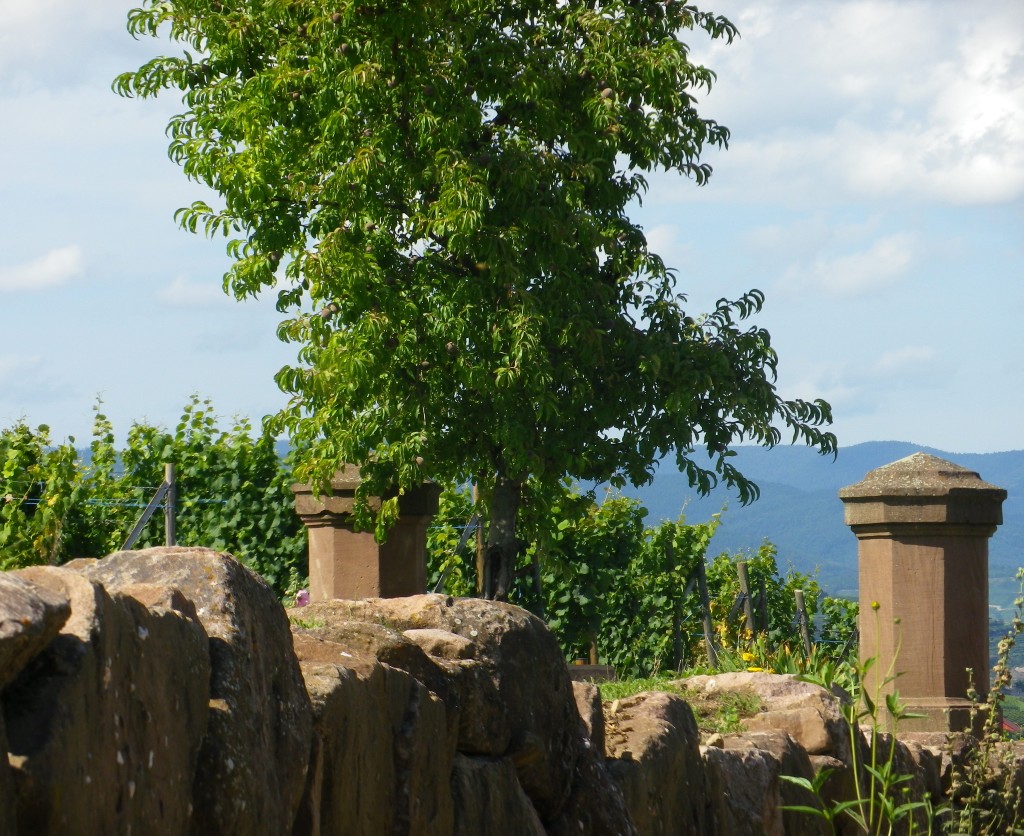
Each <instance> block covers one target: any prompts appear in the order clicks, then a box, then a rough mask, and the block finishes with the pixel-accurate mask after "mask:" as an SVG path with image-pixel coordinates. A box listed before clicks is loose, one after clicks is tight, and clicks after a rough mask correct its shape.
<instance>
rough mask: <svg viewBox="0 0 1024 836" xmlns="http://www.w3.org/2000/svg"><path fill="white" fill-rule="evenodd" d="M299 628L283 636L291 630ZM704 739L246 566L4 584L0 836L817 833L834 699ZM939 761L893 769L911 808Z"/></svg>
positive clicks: (499, 644) (455, 634)
mask: <svg viewBox="0 0 1024 836" xmlns="http://www.w3.org/2000/svg"><path fill="white" fill-rule="evenodd" d="M289 615H290V616H291V619H289ZM689 684H690V685H691V686H692V687H693V688H695V689H698V690H704V691H715V690H723V689H726V690H728V689H748V690H751V689H752V690H755V691H756V692H757V693H759V694H760V696H761V698H762V701H763V704H764V706H765V711H764V712H762V713H761V714H759V715H758V716H757V717H755V718H754V719H753V720H752V721H750V722H748V724H747V731H745V732H743V733H739V734H733V735H725V736H715V737H713V738H711V739H708V740H701V738H700V733H699V731H698V729H697V724H696V722H695V719H694V715H693V712H692V711H691V709H690V707H689V705H687V703H686V702H685V701H683V700H682V699H681V698H679V697H678V696H672V695H668V694H663V693H653V694H641V695H638V696H635V697H631V698H629V699H623V700H620V701H616V702H614V703H611V704H605V705H602V703H601V701H600V697H599V695H598V694H597V690H596V688H595V687H594V686H592V685H587V684H580V683H572V682H570V679H569V675H568V671H567V668H566V666H565V663H564V660H563V659H562V656H561V653H560V651H559V648H558V645H557V643H556V642H555V639H554V637H553V636H552V635H551V634H550V633H549V632H548V631H547V629H546V628H545V626H544V625H543V623H542V622H541V621H539V620H538V619H536V618H535V617H533V616H532V615H530V614H529V613H526V612H525V611H523V610H521V609H518V608H516V607H513V606H508V605H502V604H495V603H491V602H485V601H480V600H475V599H453V598H449V597H445V596H442V595H421V596H416V597H412V598H397V599H369V600H362V601H341V600H334V601H323V602H320V603H316V604H313V605H310V606H308V607H304V608H302V609H300V610H294V611H291V613H286V612H285V611H284V610H282V609H281V607H280V605H279V604H278V602H277V600H276V598H275V597H274V595H273V593H272V592H271V590H270V589H269V588H268V587H267V586H266V584H264V583H263V581H262V580H260V579H259V578H258V577H256V576H255V575H253V574H252V573H250V572H249V571H247V570H246V569H245V568H244V567H242V566H241V565H240V564H239V563H238V562H237V561H235V560H234V559H233V558H231V557H229V556H227V555H223V554H219V553H217V552H213V551H210V550H207V549H189V548H161V549H148V550H145V551H137V552H120V553H117V554H114V555H111V556H110V557H107V558H105V559H103V560H98V561H96V560H80V561H74V562H73V563H71V564H68V565H67V566H64V567H59V568H57V567H37V568H32V569H26V570H22V571H19V572H12V573H7V574H4V575H0V703H2V708H3V712H2V718H0V745H2V746H3V747H4V749H5V750H6V751H7V753H8V757H7V759H6V761H4V760H0V836H6V834H33V836H38V834H66V833H71V832H73V833H76V834H90V833H95V834H111V833H123V834H131V833H136V834H164V833H166V834H184V833H193V834H203V836H211V834H220V833H224V834H227V833H231V834H349V833H352V834H366V836H378V834H391V833H395V834H404V833H413V834H465V836H478V834H482V833H488V834H506V833H507V834H516V835H517V836H518V834H531V833H536V834H542V833H546V834H631V833H640V834H670V833H672V834H675V833H679V834H730V835H731V836H738V835H739V834H755V833H756V834H761V833H767V834H781V833H794V834H797V833H799V834H813V833H816V832H824V830H822V829H817V830H816V829H815V828H816V827H817V825H818V820H816V819H814V818H811V817H808V816H806V815H804V814H798V813H793V812H787V811H786V810H784V809H783V807H784V805H787V804H815V803H816V802H815V800H814V799H813V798H812V797H810V796H809V795H808V794H806V793H802V792H801V791H800V790H799V788H796V787H794V786H793V785H791V784H788V783H786V782H784V781H782V779H781V776H782V775H784V774H788V775H803V776H805V777H811V776H813V775H814V774H815V771H816V770H819V769H821V768H823V767H831V768H834V769H835V770H836V772H835V774H834V775H833V778H832V780H831V781H830V783H829V785H828V791H829V792H830V793H831V794H832V795H833V797H836V798H840V797H843V794H844V793H848V787H849V784H850V777H851V776H850V769H849V766H848V764H849V763H850V751H849V747H850V744H849V742H848V734H847V732H846V729H845V727H844V725H843V721H842V719H841V715H840V713H839V706H838V702H837V699H836V697H835V696H833V695H832V694H830V693H827V692H825V691H823V690H822V689H819V688H816V687H813V686H810V685H807V684H804V683H799V682H795V681H794V680H792V679H791V678H789V677H779V676H772V675H768V674H724V675H720V676H716V677H703V678H696V679H694V680H692V681H691V682H690V683H689ZM944 743H945V737H944V736H941V735H932V736H920V735H919V736H917V737H916V738H915V739H912V740H903V742H901V743H900V744H899V757H900V763H901V768H903V769H905V770H907V771H910V772H912V773H913V775H914V782H913V785H912V791H913V793H914V794H916V795H918V796H920V795H922V794H923V793H924V792H926V791H930V792H932V793H934V794H939V793H941V791H942V787H943V780H946V781H947V782H948V769H949V764H948V758H947V757H946V756H945V755H944V754H943V749H944Z"/></svg>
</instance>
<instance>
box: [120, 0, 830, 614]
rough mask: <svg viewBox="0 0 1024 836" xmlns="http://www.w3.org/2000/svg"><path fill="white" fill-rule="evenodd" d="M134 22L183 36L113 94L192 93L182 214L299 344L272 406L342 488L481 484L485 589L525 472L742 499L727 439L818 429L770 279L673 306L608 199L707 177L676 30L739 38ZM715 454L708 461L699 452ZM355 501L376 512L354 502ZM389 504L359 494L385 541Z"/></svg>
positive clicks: (184, 17)
mask: <svg viewBox="0 0 1024 836" xmlns="http://www.w3.org/2000/svg"><path fill="white" fill-rule="evenodd" d="M128 28H129V31H130V32H131V33H132V34H133V35H136V36H137V35H144V34H145V35H158V34H162V33H163V32H164V31H165V30H166V32H167V33H168V34H169V35H170V37H171V38H172V39H173V40H175V41H178V42H180V43H181V44H183V45H184V51H183V53H182V54H179V55H174V56H166V57H158V58H155V59H154V60H152V61H150V62H149V63H147V64H145V65H144V66H143V67H141V68H140V69H138V70H137V71H135V72H128V73H125V74H123V75H121V76H119V77H118V78H117V79H116V81H115V83H114V87H115V89H116V90H117V91H118V92H119V93H121V94H122V95H126V96H132V95H137V96H142V97H148V96H153V95H156V94H158V93H159V92H160V91H162V90H165V89H168V88H176V89H179V90H181V91H182V92H183V102H184V110H183V112H182V113H181V114H180V115H178V116H176V117H174V118H173V119H172V120H171V122H170V124H169V126H168V133H169V136H170V149H169V153H170V156H171V157H172V159H174V160H176V161H177V162H179V163H180V164H182V166H183V167H184V170H185V173H186V174H187V175H188V176H189V177H191V178H192V179H194V180H196V181H198V182H200V183H203V184H205V185H207V186H209V187H210V188H212V189H213V190H214V191H215V192H217V193H218V194H219V195H220V196H221V199H222V204H221V205H220V206H219V207H217V208H213V207H210V206H208V205H206V204H205V203H203V202H196V203H194V204H192V206H191V207H188V208H185V209H181V210H179V213H178V218H179V220H180V222H181V224H182V225H183V226H184V227H186V228H187V229H190V230H192V231H196V230H197V229H202V230H204V231H205V232H206V233H207V234H211V235H212V234H216V233H221V232H222V233H224V234H225V235H227V236H229V237H230V238H231V241H230V243H229V244H228V251H229V253H230V254H231V255H232V256H233V257H234V259H235V261H234V263H233V264H232V266H231V268H230V270H229V272H228V273H227V275H226V276H225V285H226V287H227V288H228V289H229V290H230V291H231V292H233V293H234V294H235V295H236V296H237V297H238V298H243V297H246V296H250V295H257V294H259V293H261V292H265V291H268V290H270V289H276V292H277V299H278V306H279V309H280V310H281V311H282V312H287V313H288V314H289V316H288V318H287V319H286V320H285V321H284V322H282V324H281V326H280V329H279V333H280V336H281V337H282V338H283V339H284V340H287V341H292V342H295V343H298V344H299V345H300V346H301V348H300V351H299V355H298V363H297V365H295V366H294V367H286V368H284V369H282V370H281V372H280V373H279V374H278V376H277V382H278V384H279V385H280V386H281V388H282V389H283V390H284V391H285V392H286V393H288V394H289V395H290V402H289V405H288V406H287V407H286V408H285V409H284V410H283V411H282V412H281V413H279V414H278V415H277V416H276V418H274V419H273V420H272V421H271V423H270V427H271V428H272V429H273V430H274V431H275V432H278V433H288V434H290V435H291V437H292V438H293V439H297V440H299V441H301V442H302V443H304V444H307V445H308V454H307V456H306V458H305V461H304V462H303V464H302V466H301V467H300V470H299V472H298V474H297V475H298V476H299V478H309V479H312V480H313V481H314V482H316V483H317V484H320V485H326V483H327V480H328V479H329V477H330V475H331V473H332V472H333V470H334V469H335V468H336V467H337V466H338V465H339V464H340V463H342V462H349V463H354V464H358V465H360V466H361V467H362V472H363V476H364V482H363V485H362V487H361V488H360V492H359V497H360V498H365V497H368V496H370V495H372V494H379V493H384V492H385V491H386V490H387V489H389V488H393V487H395V486H398V487H400V488H403V489H404V488H408V487H409V486H411V485H413V484H416V483H418V482H420V481H421V480H422V479H423V478H424V477H425V476H429V477H432V478H435V479H437V480H438V481H441V482H444V483H448V482H456V483H460V484H463V483H466V482H468V481H474V482H475V483H476V484H477V485H478V486H479V488H480V496H481V504H482V505H483V506H484V508H485V509H486V510H487V512H488V516H489V527H488V543H487V553H486V554H487V561H486V566H485V577H486V582H485V585H486V592H487V594H488V595H489V597H495V598H499V599H501V598H505V597H506V596H507V595H508V593H509V590H510V588H511V585H512V581H513V578H514V575H515V566H516V561H517V559H518V556H519V554H520V552H521V549H522V541H521V540H520V539H519V537H518V536H517V533H519V532H517V520H518V517H519V508H520V504H521V502H522V501H523V495H524V494H523V491H524V485H525V484H526V482H527V479H528V478H531V477H532V479H533V480H535V482H536V483H537V485H539V486H540V487H539V492H538V491H532V495H540V496H543V495H544V491H545V489H550V492H551V495H552V496H557V495H559V493H560V489H559V486H560V483H561V480H562V479H563V478H564V477H565V476H567V475H568V476H569V477H572V478H575V479H580V480H598V481H602V480H610V481H611V482H612V483H613V484H617V485H619V484H624V483H625V482H626V481H627V480H628V481H630V482H632V483H634V484H639V483H644V482H646V481H648V480H649V479H650V478H651V474H652V471H653V466H654V464H653V463H654V462H655V461H657V460H658V459H660V458H661V457H663V456H665V455H670V454H674V456H675V460H676V462H677V463H678V465H679V466H680V467H681V468H682V469H683V470H684V472H686V474H687V475H688V477H689V479H690V481H691V483H693V484H695V485H696V486H697V487H699V488H700V489H701V490H705V491H706V490H709V489H710V487H711V486H712V485H713V484H714V483H715V482H716V481H717V480H719V479H721V480H724V481H725V482H726V483H728V484H731V485H735V486H737V487H738V488H739V491H740V495H741V497H742V498H743V500H744V501H748V500H750V499H752V498H754V497H756V494H757V489H756V486H755V485H753V484H751V483H750V482H749V481H748V480H747V479H745V478H744V477H743V476H742V474H741V473H739V472H738V471H737V470H736V469H735V468H734V467H733V465H732V464H731V461H730V456H731V451H730V446H731V445H732V444H733V443H736V442H738V441H744V440H745V441H753V442H756V443H759V444H765V445H768V446H771V445H774V444H777V443H778V442H779V441H781V439H782V432H783V431H789V432H791V433H792V435H793V439H794V440H798V439H800V440H803V441H805V442H806V443H808V444H810V445H812V446H815V447H818V448H820V450H821V451H822V452H832V451H834V450H835V444H836V442H835V438H834V436H833V435H832V434H831V433H827V432H824V431H822V430H821V429H820V427H822V426H823V425H825V424H827V423H829V422H830V420H831V415H830V410H829V407H828V405H827V404H826V403H824V402H822V401H814V402H807V401H803V400H785V399H783V398H782V397H780V395H779V394H778V392H777V391H776V388H775V373H776V364H777V358H776V354H775V352H774V350H773V349H772V347H771V343H770V339H769V335H768V333H767V332H766V331H765V330H763V329H761V328H758V327H746V326H744V325H743V324H742V322H743V320H745V319H747V318H748V317H750V316H751V315H752V314H754V313H756V312H757V311H759V309H760V308H761V305H762V302H763V295H762V294H761V293H760V292H759V291H756V290H754V291H751V292H749V293H748V294H746V295H744V296H743V297H742V298H740V299H738V300H735V301H729V300H725V299H723V300H721V301H720V302H719V303H718V304H717V306H716V307H715V309H714V310H713V311H712V312H711V313H710V314H708V315H706V316H697V317H694V316H690V315H688V314H687V311H686V307H685V303H686V299H685V297H684V296H683V295H682V294H681V293H680V292H679V290H678V288H677V283H676V280H675V276H674V274H673V272H672V271H671V270H669V269H668V268H667V267H666V265H665V264H664V263H663V261H662V259H661V258H659V257H658V255H657V254H656V253H654V252H652V251H650V249H649V248H648V245H647V240H646V238H645V236H644V233H643V230H642V229H641V227H640V226H639V225H638V224H636V223H635V222H633V221H632V220H631V219H630V218H629V217H628V215H627V209H628V207H629V206H630V205H631V204H632V203H633V202H634V201H636V200H638V199H639V198H640V197H641V196H642V195H643V193H644V191H645V189H646V187H647V181H646V179H645V173H646V172H649V171H652V170H667V171H676V172H683V173H685V174H687V175H689V176H690V177H692V179H693V180H695V181H696V183H697V184H704V183H705V182H706V181H707V179H708V177H709V176H710V174H711V168H710V166H709V165H708V164H707V163H705V162H701V159H700V158H701V153H702V152H703V150H704V148H705V147H706V146H708V145H713V146H725V145H726V144H727V142H728V138H729V132H728V130H727V129H726V128H725V127H723V126H721V125H719V124H718V123H717V122H715V121H714V120H712V119H709V118H706V117H704V116H702V115H701V114H699V113H698V111H697V109H696V107H695V103H696V98H695V96H694V94H695V93H696V92H698V91H700V90H701V89H705V90H706V89H709V88H710V87H711V84H712V81H713V78H714V75H713V73H712V72H711V70H709V69H707V68H705V67H703V66H700V65H698V64H695V63H693V62H691V61H690V60H689V56H688V48H687V46H686V44H685V43H684V42H683V41H682V40H680V37H679V36H680V33H686V32H693V31H697V30H703V32H704V33H706V35H708V36H710V38H712V39H725V40H727V41H731V40H732V38H733V37H734V36H735V34H736V30H735V27H734V26H733V25H732V24H731V23H730V22H729V21H728V20H726V19H725V18H722V17H720V16H716V15H714V14H711V13H708V12H703V11H699V10H698V9H696V8H694V7H693V6H690V5H684V4H683V3H680V2H675V1H674V0H664V2H656V0H564V2H560V3H553V2H550V0H438V2H431V3H418V2H405V1H404V0H306V2H301V3H300V2H294V1H293V0H259V2H257V0H146V2H145V3H144V5H143V6H142V8H139V9H135V10H133V11H132V12H131V13H130V14H129V22H128ZM701 448H706V451H707V453H708V455H709V456H710V458H705V457H704V456H703V454H701V452H700V451H701ZM361 514H362V516H361V520H362V522H363V523H364V524H367V525H369V524H371V523H372V522H373V520H372V518H371V513H370V511H369V508H368V507H363V508H362V509H361ZM396 514H397V499H395V500H392V501H390V502H387V503H384V505H383V507H382V508H381V511H380V513H379V514H378V516H377V518H376V521H375V523H376V526H377V531H378V535H380V536H383V535H384V533H385V532H386V530H387V527H388V526H389V525H390V523H391V522H392V521H393V520H394V518H395V516H396Z"/></svg>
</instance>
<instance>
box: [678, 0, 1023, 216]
mask: <svg viewBox="0 0 1024 836" xmlns="http://www.w3.org/2000/svg"><path fill="white" fill-rule="evenodd" d="M732 2H735V3H736V5H737V6H740V5H741V4H740V3H739V0H723V2H721V3H720V4H719V6H718V7H716V10H720V11H722V12H723V13H725V14H726V15H727V16H728V15H730V5H731V4H732ZM734 17H735V19H736V21H737V22H738V25H739V27H740V32H741V36H742V37H741V38H740V39H739V40H738V41H735V42H734V43H733V44H732V45H730V46H723V45H715V46H714V47H711V48H707V47H704V48H703V50H701V49H700V48H697V49H695V56H696V58H697V59H698V60H703V61H705V62H706V63H707V64H708V65H709V66H711V67H712V68H713V69H715V70H716V71H717V72H718V74H719V83H718V86H717V87H716V89H715V90H714V91H713V92H712V93H711V95H710V96H709V97H708V98H707V100H706V101H705V102H704V103H703V105H702V107H703V109H704V111H705V112H706V113H707V115H709V116H711V117H713V118H716V119H719V120H720V121H722V122H723V123H724V124H726V125H729V126H730V127H731V128H732V129H733V141H732V145H731V148H730V150H729V151H728V152H726V153H725V155H724V156H723V157H722V158H718V155H717V153H712V154H710V155H709V157H710V158H711V159H712V161H713V162H715V177H714V179H713V180H712V185H711V187H710V188H709V189H708V190H706V191H703V190H702V191H701V193H700V196H699V198H698V197H697V195H696V194H694V193H693V190H689V191H688V190H681V189H679V190H675V189H674V190H673V191H675V192H676V194H675V195H673V197H675V199H677V200H678V199H683V200H688V201H689V200H697V199H700V200H708V199H710V200H725V201H732V200H737V199H740V200H747V201H750V200H754V201H770V202H772V203H776V204H779V203H781V204H786V205H799V204H801V203H805V202H806V201H808V200H815V201H819V202H831V203H838V202H842V201H843V200H846V199H849V198H854V199H861V198H865V197H868V198H878V197H885V198H893V197H897V198H905V199H908V200H913V201H928V202H936V201H938V202H941V203H945V204H953V205H960V204H985V203H1002V202H1006V201H1010V200H1014V199H1017V198H1020V197H1021V196H1024V15H1021V14H1020V7H1019V4H1018V3H992V4H979V5H978V6H977V7H976V8H975V7H973V6H972V8H971V14H969V15H965V14H964V13H963V7H962V6H961V5H959V4H955V3H934V2H922V1H921V0H916V1H915V0H910V2H903V0H901V1H900V2H896V1H895V0H854V1H852V2H827V0H815V2H813V3H809V2H799V1H798V0H786V2H780V1H779V0H775V1H774V2H767V3H757V4H750V3H744V4H742V7H741V8H738V9H737V10H736V11H735V14H734ZM697 45H698V42H697V41H696V39H695V46H697ZM702 52H703V54H701V53H702Z"/></svg>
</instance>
